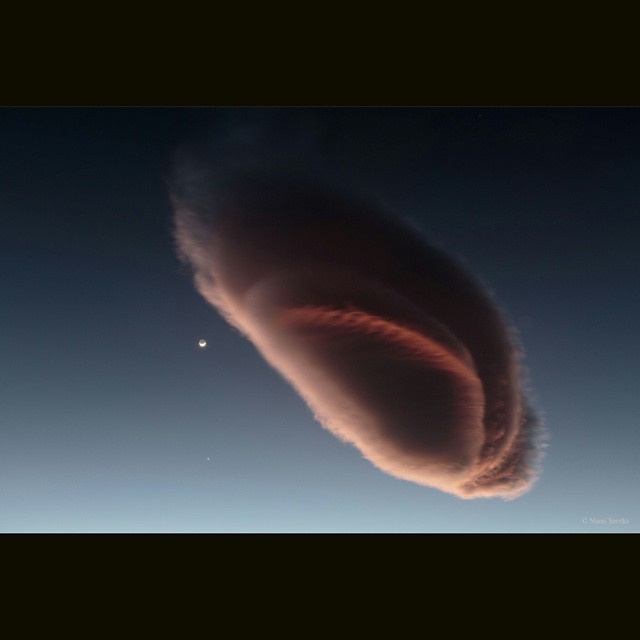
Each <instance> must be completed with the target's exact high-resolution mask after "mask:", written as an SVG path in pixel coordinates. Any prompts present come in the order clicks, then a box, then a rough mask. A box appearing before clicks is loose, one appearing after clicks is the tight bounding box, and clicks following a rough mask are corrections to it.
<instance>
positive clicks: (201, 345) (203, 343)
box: [198, 338, 207, 349]
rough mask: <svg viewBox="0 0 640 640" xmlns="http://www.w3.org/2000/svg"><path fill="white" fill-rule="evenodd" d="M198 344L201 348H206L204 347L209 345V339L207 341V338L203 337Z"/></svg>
mask: <svg viewBox="0 0 640 640" xmlns="http://www.w3.org/2000/svg"><path fill="white" fill-rule="evenodd" d="M198 346H199V347H200V348H201V349H204V348H205V347H206V346H207V341H206V340H204V339H202V338H200V340H198Z"/></svg>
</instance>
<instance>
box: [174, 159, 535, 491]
mask: <svg viewBox="0 0 640 640" xmlns="http://www.w3.org/2000/svg"><path fill="white" fill-rule="evenodd" d="M186 157H187V156H184V155H183V156H182V157H181V160H180V162H179V165H178V171H177V172H176V176H177V177H176V178H175V179H174V182H173V184H172V198H173V203H174V206H175V233H176V240H177V246H178V251H179V253H180V255H181V257H182V258H183V259H184V260H186V261H187V262H188V263H190V264H191V266H192V268H193V271H194V280H195V285H196V288H197V289H198V291H199V292H200V293H201V294H202V295H203V296H204V297H205V298H206V299H207V300H208V301H209V302H210V303H211V304H212V305H213V306H214V307H216V308H217V309H218V310H219V312H220V313H221V314H222V315H223V316H224V318H226V319H227V321H228V322H229V323H230V324H232V325H233V326H234V327H236V328H237V329H238V330H240V331H241V332H242V333H243V334H244V335H245V336H246V337H247V338H248V339H249V340H251V342H253V344H254V345H255V346H256V347H257V349H258V350H259V351H260V353H261V354H262V355H263V357H264V358H265V359H266V360H267V361H268V362H269V363H270V364H271V365H272V366H273V367H274V368H275V369H276V370H277V371H278V372H279V373H280V374H281V375H282V376H284V378H286V379H287V380H288V381H289V382H290V383H291V385H292V386H293V387H294V388H295V389H296V390H297V391H298V393H299V394H300V395H301V396H302V398H304V400H305V401H306V402H307V404H308V405H309V407H310V409H311V410H312V411H313V413H314V415H315V417H316V418H317V420H318V421H319V422H320V423H321V424H322V425H323V426H324V427H325V428H327V429H328V430H330V431H331V432H332V433H334V434H335V435H336V436H337V437H338V438H340V439H341V440H343V441H344V442H348V443H351V444H352V445H354V446H355V447H357V449H359V450H360V451H361V452H362V454H363V455H364V456H365V457H366V458H367V459H368V460H370V461H371V462H372V463H373V464H374V465H376V466H377V467H378V468H380V469H382V470H383V471H385V472H386V473H388V474H390V475H392V476H395V477H398V478H402V479H405V480H409V481H412V482H415V483H418V484H421V485H426V486H430V487H435V488H438V489H440V490H442V491H446V492H448V493H452V494H455V495H457V496H459V497H461V498H476V497H491V496H502V497H504V498H513V497H516V496H518V495H521V494H522V493H524V492H525V491H527V490H528V489H529V488H530V486H531V485H532V483H533V482H534V481H535V480H536V478H537V476H538V473H539V461H540V445H539V440H540V432H541V424H540V420H539V419H538V418H537V416H536V415H535V412H534V411H533V409H532V408H531V406H530V404H529V402H528V400H527V397H526V394H525V391H524V389H523V386H524V385H523V382H522V378H523V374H522V365H521V364H520V360H521V358H522V354H521V350H520V349H519V348H517V347H516V345H515V341H514V338H513V335H514V332H513V329H512V328H510V327H508V326H507V325H506V324H505V322H504V321H503V319H502V316H501V313H500V311H499V309H498V308H497V306H496V304H495V303H494V301H493V299H492V296H491V295H490V294H489V293H488V292H487V291H485V290H484V288H483V287H482V286H481V285H480V284H479V282H478V281H477V280H476V279H475V278H474V277H473V276H472V275H471V274H470V273H469V272H468V270H467V269H466V268H465V267H464V266H462V265H461V264H459V263H458V262H457V261H456V260H454V259H453V258H452V257H450V256H449V255H447V254H446V253H445V252H443V251H442V250H440V249H438V248H437V247H435V246H432V245H431V244H430V243H429V242H428V241H427V240H426V239H425V238H423V237H422V236H421V235H420V233H419V232H418V231H417V230H416V229H414V228H412V227H411V226H410V225H408V224H407V223H405V222H403V221H402V220H401V219H399V218H398V217H395V216H392V215H390V214H387V213H386V212H384V211H382V210H380V209H379V208H378V207H377V206H376V205H374V204H372V203H371V202H368V201H365V200H361V199H359V198H357V197H354V196H352V195H350V194H349V193H346V192H344V191H342V190H341V189H338V188H336V187H331V188H330V187H326V186H321V185H319V184H316V183H314V182H313V181H311V180H309V179H305V178H302V177H300V176H298V175H296V173H295V172H294V171H287V170H283V168H282V166H281V165H280V166H279V167H278V171H277V172H271V171H270V170H269V169H267V168H260V167H259V166H256V165H253V166H250V167H249V168H248V169H246V170H242V169H238V167H237V166H234V167H233V170H232V171H224V170H219V169H217V168H216V167H215V166H214V167H213V168H212V167H211V166H210V165H207V164H206V163H204V164H202V163H201V164H200V165H198V164H197V163H195V164H194V163H193V162H191V163H189V162H187V161H185V158H186ZM196 165H197V169H196ZM267 166H268V165H267V164H265V165H263V167H267Z"/></svg>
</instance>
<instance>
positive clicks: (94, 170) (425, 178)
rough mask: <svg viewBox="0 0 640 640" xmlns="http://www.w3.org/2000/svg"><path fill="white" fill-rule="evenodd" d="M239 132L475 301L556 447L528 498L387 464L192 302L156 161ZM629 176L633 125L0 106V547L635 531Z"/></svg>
mask: <svg viewBox="0 0 640 640" xmlns="http://www.w3.org/2000/svg"><path fill="white" fill-rule="evenodd" d="M246 122H250V123H256V122H257V123H262V124H264V123H267V124H269V125H270V128H269V130H270V131H271V136H272V139H270V140H268V144H269V145H270V146H271V147H272V148H274V149H277V153H278V154H280V156H281V157H282V158H284V159H286V160H288V161H291V158H294V159H295V161H296V162H300V163H303V164H305V163H306V164H308V167H309V168H310V170H311V171H313V172H316V173H318V174H322V175H329V176H331V178H332V179H334V180H337V181H339V182H340V184H342V185H345V186H346V187H347V188H348V189H350V190H353V191H354V192H357V193H360V194H364V195H365V196H366V197H368V198H370V199H372V200H375V201H376V202H377V203H378V204H379V205H380V206H381V207H383V208H384V209H386V210H388V211H389V212H391V213H392V214H395V215H397V216H400V217H403V218H406V219H409V221H410V222H411V224H413V225H414V226H416V227H418V228H419V229H420V230H421V231H422V232H423V233H424V234H425V235H426V236H427V237H428V238H429V239H430V240H431V241H432V242H434V243H436V244H437V245H438V246H440V247H442V248H443V249H445V250H446V251H448V252H449V253H451V254H453V255H454V256H456V257H458V258H460V259H462V260H463V261H464V263H465V264H467V265H468V267H469V268H470V269H471V271H472V272H473V273H474V274H475V275H476V276H477V277H480V278H481V279H482V280H483V281H484V282H485V283H486V284H487V285H488V286H489V287H490V289H491V290H492V291H493V293H494V294H495V296H496V297H497V299H498V301H499V303H500V306H501V308H502V309H503V310H504V311H505V312H506V314H507V317H508V318H509V319H510V320H511V321H512V322H513V323H514V324H515V325H516V327H517V328H518V330H519V333H520V336H521V338H522V341H523V343H524V346H525V349H526V361H525V362H526V365H527V367H528V369H529V372H530V377H531V380H532V383H533V390H534V394H533V396H534V402H535V406H536V407H537V408H538V410H540V411H541V412H542V413H543V414H544V416H545V421H546V424H547V428H548V430H549V433H550V439H549V440H548V445H549V446H548V449H546V457H545V459H544V465H543V474H542V476H541V478H540V479H539V480H538V482H537V483H536V484H535V485H534V486H533V488H532V489H531V490H530V491H529V492H528V493H526V494H525V495H523V496H521V497H519V498H517V499H516V500H513V501H506V502H505V501H503V500H501V499H499V498H491V499H477V500H473V501H467V500H460V499H459V498H457V497H455V496H453V495H449V494H447V493H442V492H440V491H437V490H436V489H433V488H430V487H424V486H419V485H417V484H413V483H410V482H407V481H405V480H400V479H397V478H394V477H391V476H389V475H386V474H385V473H383V472H381V471H380V470H379V469H378V468H376V467H374V466H373V465H372V464H371V463H370V462H369V461H367V460H366V459H364V458H363V456H362V454H361V453H360V452H359V451H358V450H357V449H355V448H353V447H351V446H350V445H347V444H344V443H341V442H340V441H339V440H337V439H336V438H334V437H333V435H332V434H331V433H329V432H328V431H326V430H323V429H322V428H321V427H320V426H319V425H318V424H317V423H316V421H315V420H314V419H313V416H312V414H311V412H310V411H309V409H308V408H307V407H306V405H305V404H304V402H303V401H302V400H301V399H300V397H298V395H297V394H296V393H295V391H294V390H293V389H292V388H291V387H290V386H289V385H288V384H287V382H285V381H284V380H283V379H282V378H281V377H280V376H279V375H278V374H277V373H276V372H275V371H274V370H273V369H271V368H270V367H269V365H268V364H267V363H266V362H265V361H264V360H263V358H262V357H261V356H260V354H259V353H258V352H257V351H256V349H255V347H254V346H253V345H252V344H251V343H250V342H248V341H246V340H245V339H244V338H243V337H242V336H241V335H240V334H239V333H238V332H237V331H234V330H233V329H232V328H230V327H229V326H228V325H227V324H226V322H225V321H224V320H223V319H222V318H220V317H219V316H218V315H217V314H216V312H215V310H214V309H213V308H212V307H210V306H209V305H208V304H207V303H206V302H205V300H204V299H203V298H202V297H201V296H200V295H199V294H198V293H197V292H196V291H195V289H194V287H193V284H192V279H191V273H190V271H189V269H188V268H187V267H186V266H185V265H183V264H181V263H180V261H179V260H178V258H177V257H176V254H175V249H174V241H173V238H172V207H171V203H170V201H169V198H168V191H167V186H166V184H165V178H166V177H167V175H168V172H169V167H170V157H171V153H172V151H173V149H174V148H175V147H176V145H177V144H179V143H181V142H184V141H185V140H191V139H198V140H211V144H212V145H214V146H215V145H216V144H217V141H218V140H220V139H222V138H224V137H225V136H227V137H228V136H229V135H230V132H231V133H233V132H235V131H243V130H244V129H243V128H242V127H243V126H244V124H243V123H246ZM283 123H284V124H283ZM287 123H288V124H289V125H291V126H292V127H293V129H294V130H295V131H297V132H298V138H297V139H294V140H293V141H292V139H291V136H286V135H284V134H283V129H282V127H284V128H285V129H286V127H287ZM243 161H246V159H244V160H243ZM639 185H640V110H638V109H494V108H481V109H477V108H476V109H474V108H460V109H440V108H438V109H315V110H311V109H295V110H269V109H264V110H262V109H261V110H255V109H251V110H246V109H159V108H157V109H141V108H140V109H138V108H136V109H3V110H0V212H1V215H2V221H3V224H2V229H3V231H2V233H1V234H0V273H1V274H2V278H1V280H0V282H1V283H2V299H3V304H2V313H1V314H0V354H1V356H2V360H1V362H2V365H1V366H0V531H2V532H41V531H42V532H58V531H60V532H76V531H77V532H94V531H95V532H112V531H113V532H164V531H166V532H183V531H184V532H200V531H202V532H589V533H591V532H608V533H612V532H616V533H619V532H631V531H638V530H640V526H639V522H640V517H639V516H640V514H639V513H638V506H637V505H638V498H637V496H638V494H639V491H640V468H639V465H638V464H637V462H638V457H639V454H640V430H639V429H638V419H637V409H636V399H637V398H638V396H639V391H640V375H638V365H637V362H639V361H640V353H639V351H640V349H639V346H638V341H637V339H636V338H635V335H633V332H634V331H635V327H636V326H637V325H638V320H639V318H638V316H639V311H640V299H639V298H638V296H637V295H636V294H635V291H636V290H637V284H636V283H637V281H638V277H639V276H640V258H639V257H638V242H637V237H638V231H640V228H639V227H640V223H638V222H637V216H638V211H639V210H640V186H639ZM200 338H204V339H206V340H207V348H206V349H204V350H203V349H200V348H199V347H198V340H199V339H200ZM610 519H611V520H610Z"/></svg>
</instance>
